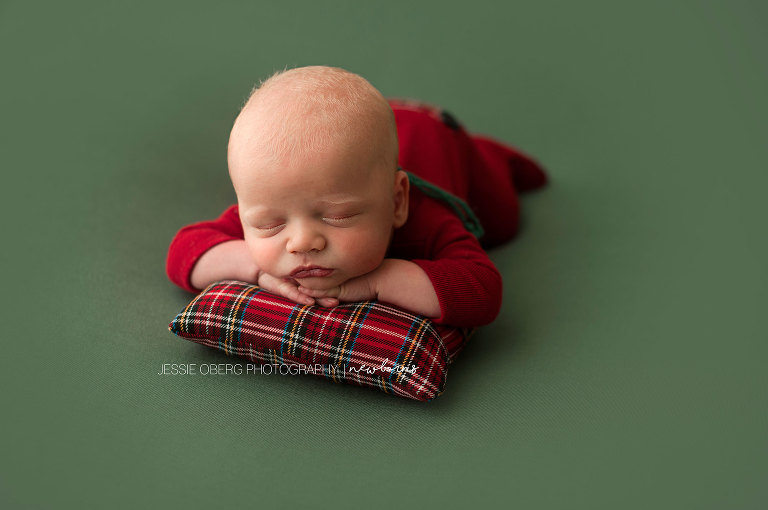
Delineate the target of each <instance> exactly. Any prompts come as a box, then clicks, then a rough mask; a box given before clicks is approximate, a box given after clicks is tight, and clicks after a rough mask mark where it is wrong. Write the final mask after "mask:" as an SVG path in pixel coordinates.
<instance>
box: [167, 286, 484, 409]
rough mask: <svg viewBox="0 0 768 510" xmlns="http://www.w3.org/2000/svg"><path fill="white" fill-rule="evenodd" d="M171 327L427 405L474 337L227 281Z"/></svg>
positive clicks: (230, 349)
mask: <svg viewBox="0 0 768 510" xmlns="http://www.w3.org/2000/svg"><path fill="white" fill-rule="evenodd" d="M168 329H170V330H171V331H172V332H173V333H175V334H177V335H179V336H182V337H184V338H187V339H189V340H192V341H194V342H197V343H200V344H202V345H207V346H209V347H216V348H217V349H221V350H222V351H224V352H226V353H227V354H229V355H235V356H239V357H241V358H244V359H246V360H248V361H250V362H252V363H254V364H256V365H264V364H279V365H281V366H282V365H287V366H288V367H290V368H291V369H292V371H290V372H289V373H313V374H315V375H319V376H322V377H326V378H328V379H331V380H333V381H335V382H340V383H342V382H343V383H347V384H357V385H360V386H370V387H372V388H378V389H380V390H382V391H384V392H386V393H391V394H394V395H399V396H402V397H407V398H413V399H416V400H424V401H427V400H432V399H433V398H435V397H437V396H438V395H440V394H441V393H442V392H443V389H444V386H445V377H446V372H447V368H448V365H449V364H450V363H451V362H452V361H453V359H454V358H455V356H456V355H457V354H458V352H459V351H460V350H461V348H462V347H463V345H464V342H465V341H466V339H467V338H468V337H469V335H470V334H471V332H472V330H466V329H457V328H451V327H446V326H442V325H437V324H433V323H432V321H430V320H429V319H427V318H425V317H421V316H418V315H414V314H412V313H409V312H406V311H404V310H402V309H399V308H396V307H394V306H392V305H388V304H385V303H380V302H377V301H364V302H361V303H345V304H343V305H340V306H337V307H335V308H322V307H319V306H306V305H300V304H297V303H294V302H293V301H290V300H287V299H285V298H283V297H280V296H276V295H274V294H271V293H269V292H267V291H265V290H263V289H261V288H260V287H258V286H256V285H250V284H247V283H243V282H238V281H229V280H227V281H221V282H217V283H214V284H212V285H210V286H208V287H207V288H206V289H205V290H203V291H202V292H201V293H200V294H199V295H198V296H197V297H195V299H193V300H192V302H190V303H189V304H188V305H187V306H186V308H184V310H182V312H181V313H179V314H178V315H177V316H176V318H175V319H174V320H173V322H171V324H170V325H169V326H168Z"/></svg>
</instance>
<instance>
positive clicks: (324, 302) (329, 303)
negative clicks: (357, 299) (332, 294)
mask: <svg viewBox="0 0 768 510" xmlns="http://www.w3.org/2000/svg"><path fill="white" fill-rule="evenodd" d="M317 304H318V305H320V306H323V307H325V308H334V307H336V306H339V300H338V299H336V298H329V297H325V298H317Z"/></svg>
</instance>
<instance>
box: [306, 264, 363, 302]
mask: <svg viewBox="0 0 768 510" xmlns="http://www.w3.org/2000/svg"><path fill="white" fill-rule="evenodd" d="M374 273H376V271H373V272H371V273H368V274H366V275H363V276H358V277H357V278H352V279H351V280H347V281H346V282H344V283H342V284H341V285H338V286H336V287H332V288H330V289H323V290H316V289H308V288H306V287H303V286H301V285H299V286H298V289H297V290H298V291H299V292H301V293H303V294H304V295H307V296H311V297H314V298H316V299H317V301H318V304H319V305H320V306H338V304H339V302H341V301H346V302H350V301H369V300H374V299H376V298H377V297H378V293H377V292H376V285H375V281H376V280H375V278H374V277H373V275H374Z"/></svg>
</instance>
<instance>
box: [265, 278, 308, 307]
mask: <svg viewBox="0 0 768 510" xmlns="http://www.w3.org/2000/svg"><path fill="white" fill-rule="evenodd" d="M259 283H260V285H261V287H262V288H264V289H266V290H268V291H269V292H272V293H273V294H277V295H280V296H283V297H284V298H287V299H290V300H291V301H295V302H297V303H301V304H304V305H314V304H315V300H314V299H312V298H311V297H310V296H307V295H306V294H304V293H302V292H300V291H299V289H298V288H297V287H296V285H294V284H292V283H291V282H289V281H286V280H281V279H279V278H275V277H273V276H271V275H264V276H262V278H261V279H260V280H259Z"/></svg>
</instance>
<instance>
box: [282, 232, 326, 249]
mask: <svg viewBox="0 0 768 510" xmlns="http://www.w3.org/2000/svg"><path fill="white" fill-rule="evenodd" d="M323 248H325V238H324V237H323V236H322V235H321V234H320V233H319V232H317V231H316V230H313V229H308V228H298V229H295V230H294V232H293V233H292V235H291V237H290V239H289V240H288V243H287V244H286V249H287V250H288V251H289V252H290V253H307V252H310V251H320V250H322V249H323Z"/></svg>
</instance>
